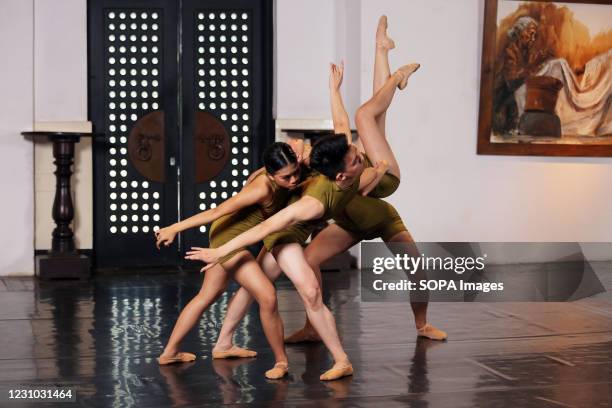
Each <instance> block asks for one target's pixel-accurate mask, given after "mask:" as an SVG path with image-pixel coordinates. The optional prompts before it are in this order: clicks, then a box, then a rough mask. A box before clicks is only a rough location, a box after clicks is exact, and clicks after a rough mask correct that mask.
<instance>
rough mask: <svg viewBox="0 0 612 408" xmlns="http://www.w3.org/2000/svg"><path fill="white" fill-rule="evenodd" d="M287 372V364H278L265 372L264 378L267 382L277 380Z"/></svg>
mask: <svg viewBox="0 0 612 408" xmlns="http://www.w3.org/2000/svg"><path fill="white" fill-rule="evenodd" d="M288 372H289V364H288V363H284V362H280V363H276V364H274V368H271V369H269V370H268V371H266V378H267V379H269V380H278V379H279V378H283V377H284V376H286V375H287V373H288Z"/></svg>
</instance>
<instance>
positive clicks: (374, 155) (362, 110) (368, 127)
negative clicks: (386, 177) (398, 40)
mask: <svg viewBox="0 0 612 408" xmlns="http://www.w3.org/2000/svg"><path fill="white" fill-rule="evenodd" d="M418 66H419V65H418V64H409V65H404V66H403V67H400V68H399V69H398V70H397V71H396V72H395V73H393V75H391V76H390V77H389V78H388V79H387V81H386V82H385V84H384V85H383V86H382V88H380V89H379V90H378V92H376V93H375V94H374V96H372V98H370V100H368V101H367V102H366V103H364V104H363V105H361V106H360V107H359V109H358V110H357V113H356V114H355V123H356V125H357V131H358V132H359V137H360V139H361V142H362V143H363V147H364V150H365V152H366V154H367V155H368V157H369V158H370V160H371V161H372V162H373V163H378V162H380V161H383V160H384V161H386V162H387V163H388V164H389V169H388V173H390V174H392V175H394V176H395V177H397V178H398V179H399V178H400V168H399V164H398V162H397V160H396V158H395V155H394V154H393V151H392V149H391V146H389V143H388V142H387V139H386V138H385V134H384V133H381V129H380V128H379V124H378V123H377V121H376V117H377V116H379V115H380V114H382V113H383V112H386V111H387V109H388V108H389V105H390V104H391V101H392V100H393V96H394V95H395V90H396V88H397V87H399V86H401V85H402V84H404V83H405V81H407V79H408V77H409V76H410V75H411V74H412V73H413V72H414V71H416V70H417V69H418Z"/></svg>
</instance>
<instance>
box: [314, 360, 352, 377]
mask: <svg viewBox="0 0 612 408" xmlns="http://www.w3.org/2000/svg"><path fill="white" fill-rule="evenodd" d="M349 375H353V365H352V364H351V363H350V362H348V361H346V362H342V363H336V364H334V366H333V367H332V368H330V369H329V370H327V371H326V372H324V373H323V374H321V376H320V377H319V379H320V380H321V381H333V380H337V379H339V378H342V377H346V376H349Z"/></svg>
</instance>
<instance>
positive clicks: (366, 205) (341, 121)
mask: <svg viewBox="0 0 612 408" xmlns="http://www.w3.org/2000/svg"><path fill="white" fill-rule="evenodd" d="M386 26H387V21H386V17H385V16H383V17H381V19H380V21H379V25H378V30H377V35H376V44H377V50H376V62H375V75H374V91H375V95H374V97H373V98H372V100H374V102H372V100H370V101H368V102H367V103H366V104H365V105H364V106H366V105H368V103H370V102H372V103H371V104H370V106H368V108H367V109H364V110H361V108H360V111H361V114H360V118H359V121H358V122H357V123H358V131H359V135H360V138H361V139H363V140H364V146H372V144H374V145H376V144H378V145H379V146H383V148H379V149H378V152H373V153H372V157H374V155H375V154H377V156H376V157H377V160H379V161H383V160H386V161H388V162H389V163H395V164H394V165H393V166H389V173H386V172H382V174H383V175H386V176H385V177H387V176H389V177H388V180H386V182H385V180H382V178H381V172H379V174H378V175H377V177H378V179H379V180H380V181H381V183H379V185H380V184H382V185H383V186H385V188H384V189H379V188H378V186H376V187H377V189H378V190H379V192H378V193H379V194H380V195H384V196H387V195H390V194H391V193H392V192H393V191H394V190H395V189H396V188H397V185H398V184H399V166H398V165H397V161H396V159H395V157H394V155H393V152H392V151H391V150H390V148H389V145H388V142H387V140H386V137H385V113H386V110H387V108H388V105H387V106H384V105H383V106H382V107H383V109H382V110H380V108H378V109H375V108H372V106H374V107H377V106H378V104H377V103H378V101H377V96H381V94H382V95H384V97H385V100H387V101H389V103H390V98H389V97H388V93H391V94H392V93H393V92H394V90H395V86H393V87H390V86H388V84H389V83H391V84H395V85H397V83H398V80H400V79H401V80H402V81H404V82H405V80H407V77H408V76H409V74H405V73H404V72H401V71H400V74H397V73H396V74H394V75H393V76H390V74H389V72H390V70H389V65H388V62H387V61H388V58H387V54H388V51H389V49H391V48H393V47H394V44H393V41H392V40H391V39H389V38H388V37H387V35H386ZM415 66H417V67H418V65H417V64H412V65H408V66H407V67H411V68H410V69H411V72H414V69H416V68H414V67H415ZM341 83H342V69H336V68H335V67H334V66H332V67H331V72H330V92H331V101H332V112H333V119H334V129H335V131H336V132H339V133H343V134H346V135H347V137H348V136H349V135H350V129H349V126H348V115H347V114H346V111H345V109H344V107H343V104H342V98H341V96H340V92H339V87H340V84H341ZM372 114H374V115H375V116H372ZM372 121H374V122H375V125H376V126H373V125H372ZM364 122H365V123H366V124H367V126H366V127H365V128H364V127H363V126H361V125H362V124H363V123H364ZM374 128H375V129H374ZM372 130H373V131H372ZM365 139H368V142H367V143H365ZM381 140H382V141H381ZM365 151H366V153H368V155H369V154H370V150H368V149H366V150H365ZM378 170H379V169H377V171H378ZM362 179H364V177H362ZM396 180H397V181H396ZM369 187H372V186H371V185H370V186H369ZM375 190H376V189H374V191H375ZM372 194H373V193H372V192H370V195H372ZM336 221H337V222H336V224H332V225H329V226H327V227H326V228H325V229H324V230H323V231H321V232H320V233H319V234H317V236H316V237H315V238H314V239H313V240H312V242H311V243H310V244H309V245H308V246H307V247H306V250H305V255H306V259H307V261H308V263H309V265H310V266H311V267H312V269H313V270H314V271H315V273H316V277H317V280H318V281H319V285H321V272H320V269H319V266H320V265H321V264H322V263H323V262H325V261H326V260H328V259H329V258H331V257H333V256H334V255H336V254H338V253H341V252H343V251H345V250H346V249H348V248H350V247H351V246H352V245H354V244H355V243H357V242H359V241H360V240H362V239H374V238H378V237H380V238H382V239H383V240H384V241H385V242H402V243H406V244H407V245H408V246H409V247H410V248H411V249H410V250H411V255H413V256H418V255H419V254H418V250H417V249H416V247H415V246H414V241H413V239H412V237H411V236H410V234H409V233H408V231H407V230H406V227H405V226H404V224H403V222H402V220H401V218H400V216H399V215H398V213H397V211H396V210H395V208H393V206H391V205H390V204H388V203H387V202H385V201H383V200H380V199H377V198H373V197H361V196H356V197H355V198H353V200H351V201H350V202H349V203H348V204H347V206H346V207H345V209H344V211H343V213H342V214H340V215H338V216H336ZM264 260H265V261H266V262H265V263H264V264H262V266H263V268H264V271H265V272H266V274H267V275H268V276H269V277H270V278H271V279H276V278H277V277H278V276H279V274H280V273H281V270H280V268H279V265H277V264H276V263H275V262H274V259H268V258H264ZM250 300H251V299H250V298H249V297H248V294H246V293H245V292H240V291H239V292H237V293H236V295H235V297H234V299H233V302H232V304H230V306H229V307H228V310H227V313H226V317H225V320H224V322H223V327H222V328H221V332H220V333H219V339H218V341H220V342H221V341H223V342H231V338H232V335H233V332H234V330H235V329H236V327H237V326H238V323H239V322H240V320H241V319H242V317H243V316H244V315H245V314H246V312H247V310H248V307H249V304H250ZM411 306H412V310H413V313H414V314H415V325H416V327H417V331H418V334H419V336H424V337H429V338H432V339H437V340H442V339H444V338H446V333H444V332H443V331H441V330H438V329H436V328H435V327H433V326H431V325H430V324H428V323H427V303H426V302H412V303H411ZM317 332H318V331H317V330H316V328H315V327H313V326H312V325H311V324H310V322H309V321H308V320H307V321H306V325H305V326H304V328H303V329H301V330H299V331H298V332H296V333H294V334H293V335H291V336H289V337H288V338H287V340H286V341H287V342H290V343H296V342H301V341H319V340H320V337H319V335H318V334H317Z"/></svg>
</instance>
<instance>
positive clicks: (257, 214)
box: [208, 171, 291, 264]
mask: <svg viewBox="0 0 612 408" xmlns="http://www.w3.org/2000/svg"><path fill="white" fill-rule="evenodd" d="M265 175H267V172H265V171H264V172H262V173H261V174H259V175H258V176H257V177H264V176H265ZM257 177H256V178H257ZM272 189H273V194H272V197H271V198H270V200H268V201H267V202H265V203H263V204H254V205H250V206H248V207H245V208H242V209H240V210H238V211H236V212H234V213H232V214H227V215H224V216H223V217H220V218H218V219H217V220H215V221H214V222H213V223H212V225H211V226H210V232H209V235H208V237H209V243H210V247H211V248H218V247H220V246H221V245H223V244H225V243H226V242H228V241H231V240H232V239H233V238H235V237H237V236H238V235H240V234H242V233H243V232H245V231H248V230H250V229H251V228H253V227H254V226H256V225H257V224H259V223H261V222H263V221H264V220H265V219H266V218H268V217H271V216H272V215H274V214H275V213H277V212H278V211H280V210H281V209H282V208H284V207H285V206H286V205H287V201H288V200H289V197H290V195H291V193H290V192H289V190H287V189H284V188H280V187H279V186H278V185H277V184H276V183H275V182H274V181H272ZM243 250H245V248H240V249H237V250H235V251H232V252H231V253H229V254H228V255H226V256H224V257H223V258H221V259H220V260H219V263H221V264H222V263H223V262H225V261H227V260H229V259H231V258H232V257H233V256H234V255H236V254H237V253H238V252H240V251H243Z"/></svg>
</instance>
